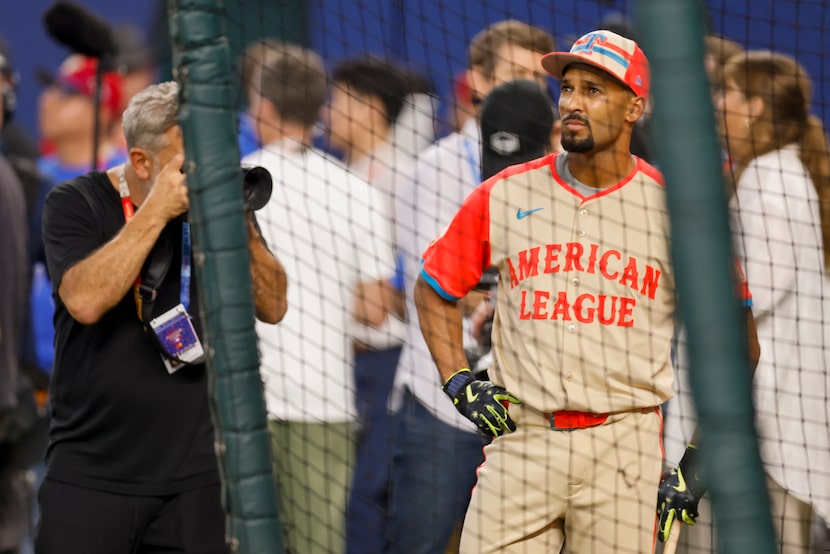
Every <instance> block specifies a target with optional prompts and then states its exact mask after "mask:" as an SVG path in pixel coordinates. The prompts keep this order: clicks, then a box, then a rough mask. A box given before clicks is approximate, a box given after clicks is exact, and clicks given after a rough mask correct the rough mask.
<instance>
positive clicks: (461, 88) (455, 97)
mask: <svg viewBox="0 0 830 554" xmlns="http://www.w3.org/2000/svg"><path fill="white" fill-rule="evenodd" d="M475 115H476V110H475V106H474V105H473V94H472V91H471V90H470V85H469V84H468V83H467V72H466V71H460V72H459V73H458V74H457V75H456V76H455V79H453V82H452V99H451V100H450V115H449V125H450V132H451V133H457V132H459V131H461V129H463V128H464V125H465V124H466V123H467V120H468V119H469V118H470V117H475Z"/></svg>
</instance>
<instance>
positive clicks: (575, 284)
mask: <svg viewBox="0 0 830 554" xmlns="http://www.w3.org/2000/svg"><path fill="white" fill-rule="evenodd" d="M571 283H573V285H574V286H575V287H576V286H579V277H574V278H573V279H571Z"/></svg>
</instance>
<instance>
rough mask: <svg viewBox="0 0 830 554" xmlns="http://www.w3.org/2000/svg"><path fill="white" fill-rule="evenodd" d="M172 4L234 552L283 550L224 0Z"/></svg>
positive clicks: (171, 19)
mask: <svg viewBox="0 0 830 554" xmlns="http://www.w3.org/2000/svg"><path fill="white" fill-rule="evenodd" d="M168 7H169V23H170V38H171V43H172V51H173V68H174V75H175V76H176V80H177V81H178V82H179V84H180V85H181V114H180V121H181V127H182V131H183V134H184V143H185V151H186V153H187V156H186V157H187V160H186V162H185V169H186V171H187V183H188V186H189V187H190V214H189V217H190V222H191V223H192V226H193V248H194V256H193V259H194V264H195V265H196V276H197V278H198V284H199V290H200V297H199V298H200V301H201V303H202V306H203V308H204V310H203V311H204V321H203V328H204V335H205V336H204V339H205V344H206V347H207V348H206V349H207V352H208V354H209V355H208V372H209V389H210V390H209V392H210V396H211V417H212V419H213V424H214V427H215V433H216V451H217V457H218V460H219V468H220V473H221V476H222V485H223V487H222V488H223V498H222V500H223V503H224V506H225V510H226V512H227V520H226V521H227V530H226V532H227V536H228V540H229V544H230V546H231V549H232V551H233V552H240V553H245V554H247V553H250V554H253V553H263V552H267V553H268V554H279V553H281V552H283V551H284V549H283V544H282V531H281V526H280V521H279V515H278V509H277V494H276V486H275V483H274V477H273V473H272V464H271V453H270V442H269V436H268V429H267V424H266V410H265V400H264V397H263V389H262V380H261V378H260V374H259V357H258V351H257V341H256V334H255V330H254V305H253V298H252V292H251V290H252V289H251V277H250V271H249V254H248V248H247V239H246V230H245V220H244V212H243V207H242V175H241V173H240V170H239V150H238V147H237V142H236V141H237V132H236V105H237V99H238V97H239V92H238V84H237V79H236V77H235V76H234V74H233V71H232V69H231V68H232V64H231V54H230V49H229V46H228V39H227V33H226V29H225V23H226V14H225V10H224V4H223V2H222V0H168Z"/></svg>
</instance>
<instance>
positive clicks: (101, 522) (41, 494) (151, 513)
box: [35, 478, 227, 554]
mask: <svg viewBox="0 0 830 554" xmlns="http://www.w3.org/2000/svg"><path fill="white" fill-rule="evenodd" d="M38 502H39V504H40V521H39V523H38V525H37V530H36V532H35V552H36V554H162V553H165V554H166V553H172V552H186V553H188V554H226V553H227V547H226V546H225V515H224V512H223V510H222V505H221V501H220V487H219V484H218V483H217V484H214V485H209V486H206V487H203V488H200V489H195V490H190V491H185V492H182V493H179V494H176V495H171V496H162V497H159V496H128V495H121V494H113V493H108V492H102V491H97V490H92V489H87V488H82V487H76V486H74V485H69V484H66V483H61V482H58V481H53V480H51V479H48V478H47V479H46V480H44V481H43V485H41V487H40V491H38Z"/></svg>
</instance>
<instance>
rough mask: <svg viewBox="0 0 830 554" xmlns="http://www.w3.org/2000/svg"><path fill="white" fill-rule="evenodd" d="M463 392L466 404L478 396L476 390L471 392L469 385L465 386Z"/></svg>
mask: <svg viewBox="0 0 830 554" xmlns="http://www.w3.org/2000/svg"><path fill="white" fill-rule="evenodd" d="M465 392H466V393H467V403H468V404H470V403H472V402H475V400H476V398H478V393H477V392H476V393H473V391H471V390H470V388H469V387H468V388H467V390H466V391H465Z"/></svg>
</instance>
